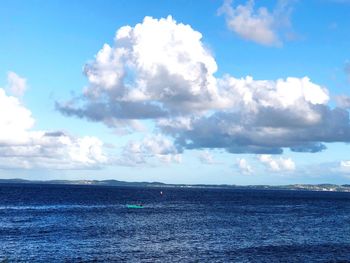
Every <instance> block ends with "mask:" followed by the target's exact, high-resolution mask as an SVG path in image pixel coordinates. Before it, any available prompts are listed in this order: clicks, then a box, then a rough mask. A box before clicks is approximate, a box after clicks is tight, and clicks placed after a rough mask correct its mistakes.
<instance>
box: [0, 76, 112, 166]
mask: <svg viewBox="0 0 350 263" xmlns="http://www.w3.org/2000/svg"><path fill="white" fill-rule="evenodd" d="M13 74H14V76H16V74H15V73H13ZM10 86H11V85H10ZM34 123H35V120H34V118H33V117H32V113H31V112H30V110H28V109H27V108H26V107H24V106H23V105H22V104H21V102H20V101H19V99H18V98H16V97H12V96H8V95H7V94H6V92H5V90H4V89H2V88H0V168H3V169H5V168H27V169H29V168H51V169H83V168H94V167H98V166H99V165H100V164H102V163H106V162H107V157H106V155H105V154H104V153H103V152H102V142H101V141H100V140H99V139H97V138H95V137H88V136H85V137H74V136H71V135H68V134H65V133H63V132H60V131H54V132H48V131H38V130H33V126H34Z"/></svg>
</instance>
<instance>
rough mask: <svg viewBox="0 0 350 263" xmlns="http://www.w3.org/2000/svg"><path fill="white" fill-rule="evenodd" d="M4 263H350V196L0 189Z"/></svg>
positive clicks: (138, 189)
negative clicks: (135, 206)
mask: <svg viewBox="0 0 350 263" xmlns="http://www.w3.org/2000/svg"><path fill="white" fill-rule="evenodd" d="M161 192H162V194H161ZM128 204H142V205H143V208H139V209H131V208H128V207H127V205H128ZM0 262H269V263H271V262H350V193H341V192H312V191H279V190H247V189H242V190H240V189H229V188H227V189H225V188H221V189H216V188H187V187H184V188H170V187H164V188H156V187H154V188H153V187H152V188H150V187H109V186H85V185H84V186H79V185H48V184H46V185H45V184H41V185H39V184H37V185H36V184H1V185H0Z"/></svg>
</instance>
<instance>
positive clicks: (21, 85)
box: [7, 71, 27, 97]
mask: <svg viewBox="0 0 350 263" xmlns="http://www.w3.org/2000/svg"><path fill="white" fill-rule="evenodd" d="M7 82H8V89H9V90H10V91H11V93H12V94H13V95H15V96H18V97H20V96H23V95H24V92H25V91H26V89H27V80H26V79H25V78H22V77H20V76H18V75H17V74H16V73H15V72H12V71H9V72H7Z"/></svg>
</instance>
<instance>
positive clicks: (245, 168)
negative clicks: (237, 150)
mask: <svg viewBox="0 0 350 263" xmlns="http://www.w3.org/2000/svg"><path fill="white" fill-rule="evenodd" d="M237 166H238V168H239V170H240V171H241V173H243V174H247V175H248V174H252V173H253V168H252V167H251V166H250V164H249V163H248V161H247V160H246V159H244V158H238V159H237Z"/></svg>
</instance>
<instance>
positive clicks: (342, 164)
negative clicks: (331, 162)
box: [340, 161, 350, 169]
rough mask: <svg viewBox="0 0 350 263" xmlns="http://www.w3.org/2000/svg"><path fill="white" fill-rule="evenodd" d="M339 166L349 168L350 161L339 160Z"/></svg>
mask: <svg viewBox="0 0 350 263" xmlns="http://www.w3.org/2000/svg"><path fill="white" fill-rule="evenodd" d="M340 167H342V168H347V169H350V161H341V162H340Z"/></svg>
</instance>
